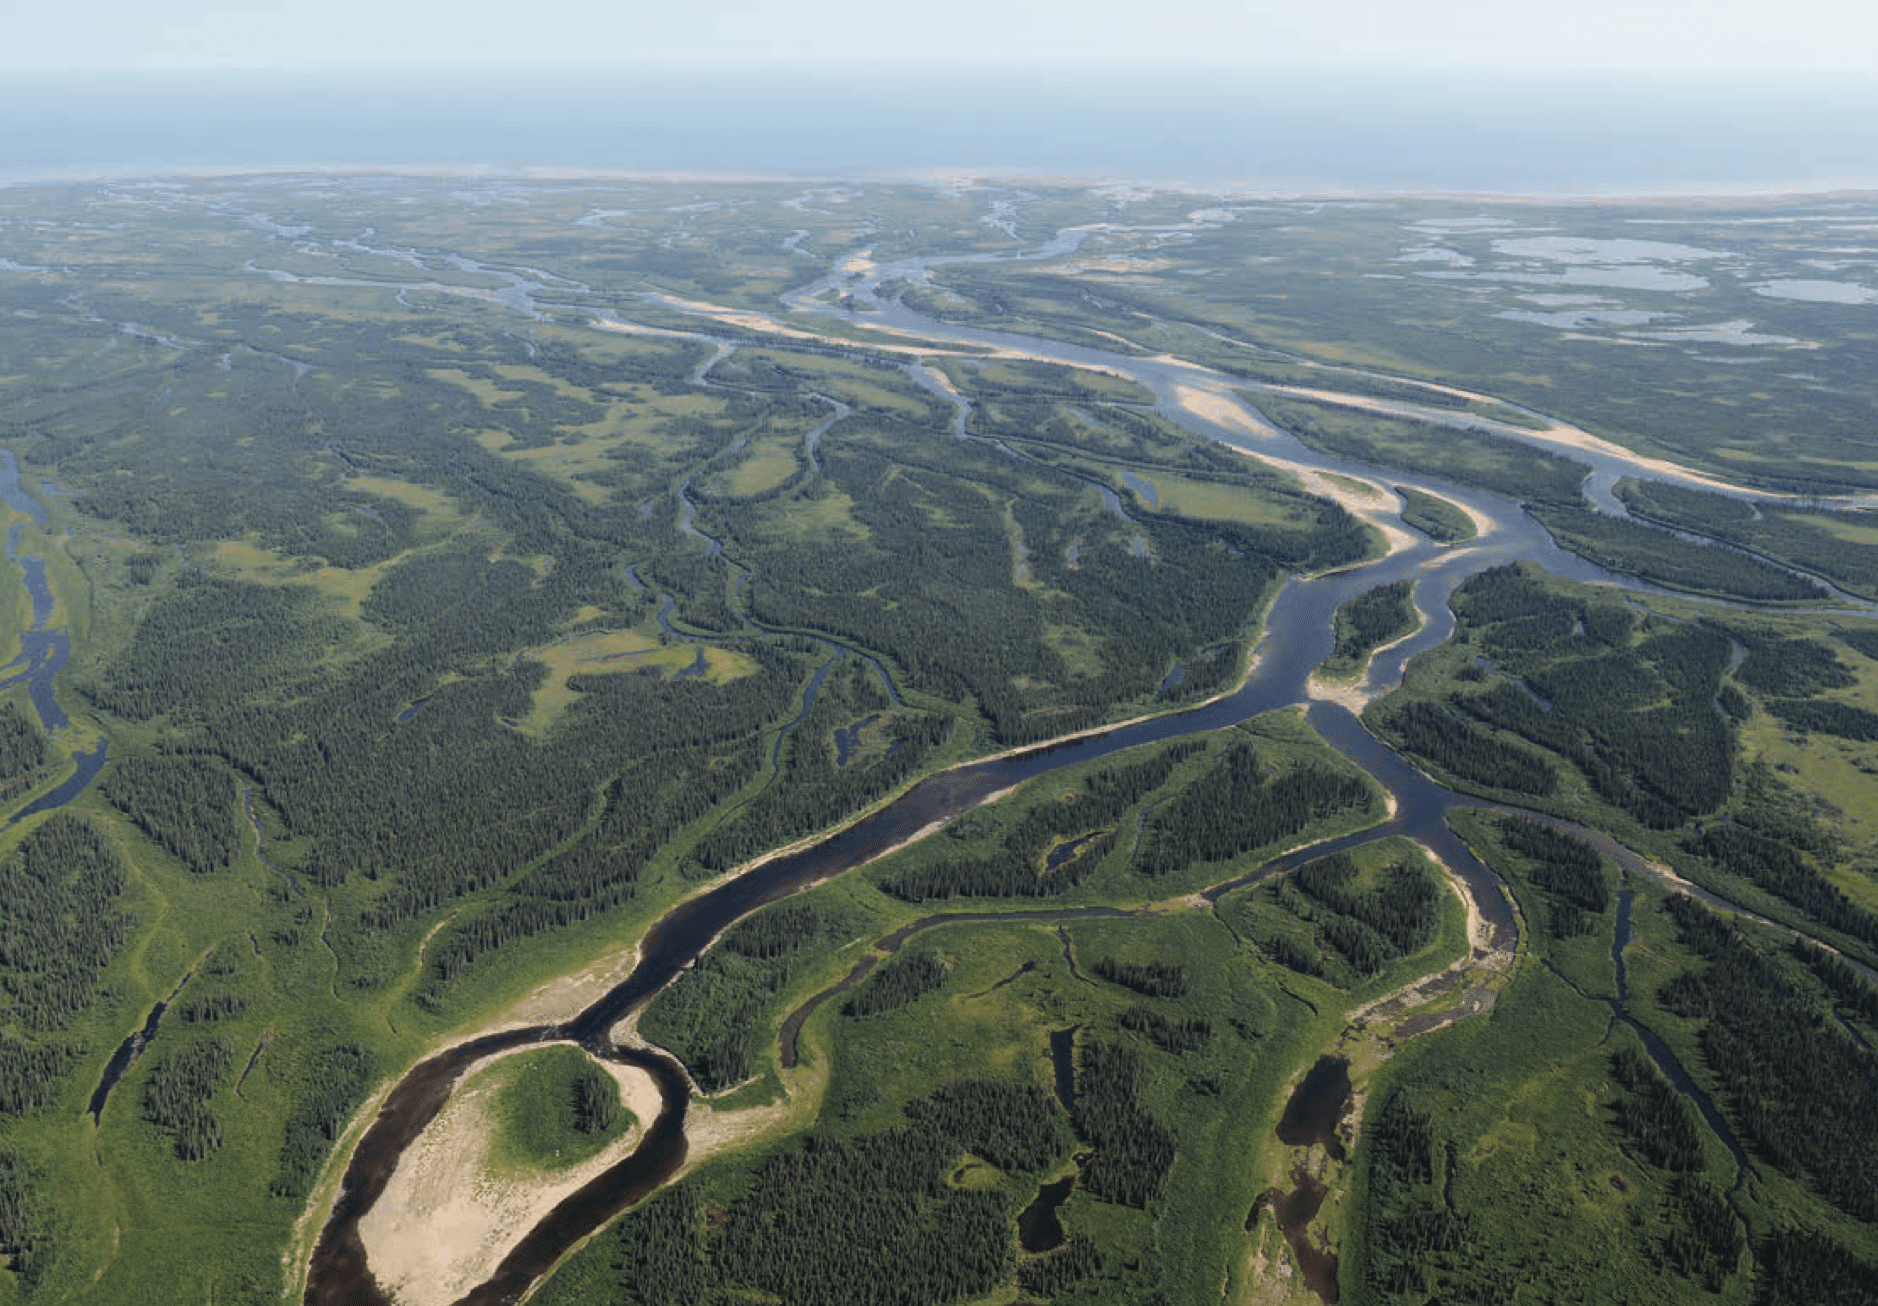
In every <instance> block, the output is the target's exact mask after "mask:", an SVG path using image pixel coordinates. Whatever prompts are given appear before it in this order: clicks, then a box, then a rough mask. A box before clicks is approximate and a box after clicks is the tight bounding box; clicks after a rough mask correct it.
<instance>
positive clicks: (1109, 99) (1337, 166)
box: [0, 66, 1878, 195]
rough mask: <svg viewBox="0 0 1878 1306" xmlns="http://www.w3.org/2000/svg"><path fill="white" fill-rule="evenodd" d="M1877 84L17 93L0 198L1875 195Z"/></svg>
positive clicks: (1580, 78)
mask: <svg viewBox="0 0 1878 1306" xmlns="http://www.w3.org/2000/svg"><path fill="white" fill-rule="evenodd" d="M1875 122H1878V77H1869V78H1863V79H1860V78H1855V77H1852V76H1850V75H1829V76H1825V77H1821V78H1811V79H1805V78H1800V79H1789V80H1787V81H1784V82H1783V81H1777V80H1774V79H1772V78H1766V77H1750V76H1743V75H1729V76H1721V75H1715V74H1708V75H1690V74H1680V75H1652V74H1639V73H1622V74H1591V73H1576V74H1529V73H1513V72H1440V73H1436V72H1422V73H1353V72H1347V71H1339V72H1326V73H1310V74H1305V73H1297V72H1289V73H1271V72H1254V71H1243V72H1230V73H1229V72H1221V71H1205V72H1193V71H1183V72H1173V71H1154V72H1143V71H1140V70H1133V71H1128V70H1103V71H1088V70H1083V71H1077V72H1067V71H1064V70H1060V69H1057V70H1042V69H1033V70H1021V69H1013V70H999V71H987V70H974V71H969V72H958V73H949V72H944V71H939V70H933V69H893V68H887V67H878V66H877V67H869V68H857V69H846V70H839V71H835V70H820V71H813V72H807V71H804V72H783V71H776V70H763V71H744V72H726V71H723V70H698V71H689V72H687V71H674V70H669V69H666V70H660V71H656V72H654V71H646V70H631V69H623V70H618V71H611V72H594V71H583V72H573V73H566V72H563V73H553V74H546V73H539V72H536V73H523V72H512V71H502V70H489V71H483V72H477V73H467V72H452V73H437V72H410V73H372V74H369V75H367V74H356V73H355V74H321V75H314V74H283V73H277V72H268V73H215V74H135V75H111V76H105V75H100V74H96V73H84V74H70V75H61V76H51V75H41V74H33V75H19V74H12V75H8V76H6V77H5V78H4V79H3V80H0V179H5V180H19V179H27V178H39V177H47V176H71V175H83V174H94V173H97V172H113V173H120V172H133V173H134V172H156V171H166V170H185V169H188V170H193V169H229V168H239V167H280V166H294V167H297V166H321V167H344V166H351V165H362V166H372V167H383V166H397V165H442V166H446V167H451V168H468V167H475V166H484V167H487V168H490V169H494V170H503V169H508V168H520V167H525V168H536V169H546V170H554V169H579V170H619V171H630V172H683V173H699V174H726V175H738V176H747V175H751V174H784V175H793V176H810V175H812V176H822V177H828V176H834V177H850V176H851V177H877V176H883V175H892V174H909V173H910V174H921V175H930V174H933V173H941V174H945V173H955V172H971V173H993V174H1009V175H1018V176H1065V177H1074V178H1079V179H1083V178H1101V179H1118V180H1119V179H1126V180H1139V181H1146V182H1155V183H1176V182H1178V183H1188V184H1197V185H1202V186H1214V187H1221V188H1227V187H1230V188H1234V189H1246V190H1252V191H1264V192H1285V193H1291V192H1305V193H1369V192H1379V191H1380V192H1442V191H1463V192H1495V193H1514V194H1554V195H1558V194H1565V195H1595V194H1612V193H1633V194H1664V193H1689V192H1704V191H1714V192H1744V191H1781V190H1820V189H1833V188H1853V187H1856V188H1873V187H1878V131H1874V130H1873V127H1872V124H1873V123H1875Z"/></svg>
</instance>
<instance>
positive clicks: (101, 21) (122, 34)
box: [0, 0, 1878, 79]
mask: <svg viewBox="0 0 1878 1306" xmlns="http://www.w3.org/2000/svg"><path fill="white" fill-rule="evenodd" d="M681 8H682V9H683V10H684V11H685V12H681ZM0 30H4V31H5V40H4V43H0V70H8V71H15V72H20V71H41V72H51V71H63V70H76V69H94V70H100V71H112V70H121V69H131V68H143V69H169V68H277V69H328V68H383V67H387V66H410V65H430V66H437V67H465V66H470V67H476V66H480V67H505V66H506V67H513V66H518V65H527V66H534V67H553V66H578V67H587V68H593V67H616V68H624V67H644V66H647V65H654V66H657V65H665V66H671V65H700V66H722V65H732V66H748V65H770V66H790V65H802V66H823V67H826V66H830V65H848V66H859V67H866V68H872V69H878V68H880V67H881V66H883V65H885V66H889V67H891V66H894V65H925V66H931V65H935V64H941V65H981V66H998V65H1007V66H1011V65H1025V66H1035V65H1039V64H1058V63H1061V64H1070V65H1109V66H1148V65H1157V66H1213V67H1250V68H1271V67H1279V68H1283V67H1290V68H1305V67H1312V68H1316V67H1324V68H1397V69H1424V68H1432V69H1439V68H1537V69H1544V68H1627V69H1637V68H1652V69H1655V68H1661V69H1692V70H1701V69H1759V70H1763V71H1774V72H1778V71H1782V70H1803V69H1821V68H1830V69H1841V70H1849V71H1856V72H1861V73H1864V74H1866V75H1869V76H1872V77H1873V78H1874V79H1878V67H1875V66H1874V65H1878V55H1874V53H1873V52H1874V51H1878V6H1873V5H1871V4H1869V3H1867V2H1865V0H1780V2H1779V3H1777V4H1776V3H1774V0H1567V2H1565V3H1557V2H1555V3H1548V4H1540V3H1537V2H1536V0H1417V3H1415V4H1406V3H1403V0H1331V2H1330V3H1324V4H1308V3H1301V2H1300V0H946V3H944V4H940V5H918V6H916V5H906V4H898V5H896V4H892V3H882V0H703V2H702V3H699V4H696V5H688V6H682V7H681V6H680V5H678V4H676V3H674V2H673V0H525V2H522V3H518V2H517V0H320V2H319V3H317V4H311V5H294V6H287V5H272V4H266V3H261V4H257V3H255V0H168V2H167V3H165V0H64V3H61V4H49V3H44V2H43V0H0Z"/></svg>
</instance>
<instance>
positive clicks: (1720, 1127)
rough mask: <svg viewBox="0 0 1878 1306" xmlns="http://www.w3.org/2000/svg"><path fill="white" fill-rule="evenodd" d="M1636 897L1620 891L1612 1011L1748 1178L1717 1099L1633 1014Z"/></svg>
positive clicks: (1744, 1155)
mask: <svg viewBox="0 0 1878 1306" xmlns="http://www.w3.org/2000/svg"><path fill="white" fill-rule="evenodd" d="M1635 898H1636V894H1634V893H1633V892H1631V891H1630V890H1629V889H1621V890H1619V891H1618V894H1617V929H1616V932H1615V933H1614V934H1613V936H1612V939H1611V960H1612V961H1613V962H1615V963H1616V967H1617V997H1616V999H1615V1000H1613V1001H1612V1002H1611V1011H1612V1013H1613V1014H1614V1015H1615V1016H1616V1017H1617V1018H1618V1019H1619V1020H1621V1021H1623V1022H1624V1024H1626V1025H1628V1026H1629V1027H1630V1028H1631V1030H1632V1031H1633V1032H1634V1033H1635V1034H1636V1035H1637V1037H1638V1038H1640V1039H1642V1040H1643V1046H1644V1049H1645V1050H1646V1051H1647V1052H1648V1053H1649V1054H1650V1060H1652V1061H1654V1062H1655V1063H1656V1068H1657V1069H1658V1070H1660V1071H1662V1072H1663V1077H1664V1078H1665V1079H1667V1080H1669V1082H1670V1083H1671V1084H1673V1085H1675V1087H1676V1091H1677V1092H1679V1093H1681V1094H1683V1095H1684V1096H1685V1097H1687V1098H1688V1099H1689V1100H1690V1101H1691V1102H1693V1103H1695V1106H1696V1109H1697V1110H1698V1111H1700V1112H1701V1113H1702V1118H1703V1119H1704V1120H1706V1121H1707V1122H1708V1127H1709V1128H1710V1129H1712V1130H1714V1132H1715V1136H1716V1137H1717V1138H1719V1139H1721V1140H1722V1142H1724V1143H1726V1144H1727V1145H1728V1150H1729V1152H1730V1153H1732V1154H1733V1156H1734V1159H1735V1167H1736V1171H1735V1172H1736V1175H1737V1176H1738V1178H1745V1177H1746V1173H1747V1164H1748V1157H1747V1153H1746V1152H1745V1151H1744V1150H1743V1149H1742V1147H1741V1144H1740V1142H1739V1140H1737V1139H1736V1138H1735V1135H1734V1131H1733V1130H1732V1129H1730V1128H1729V1127H1728V1122H1727V1121H1726V1120H1724V1119H1722V1114H1721V1111H1720V1110H1719V1109H1717V1108H1716V1106H1715V1103H1714V1101H1713V1100H1712V1099H1711V1098H1710V1097H1709V1095H1708V1094H1707V1093H1705V1092H1703V1091H1702V1088H1701V1086H1700V1085H1699V1084H1697V1083H1696V1082H1695V1080H1694V1079H1693V1078H1691V1077H1690V1075H1689V1072H1688V1071H1687V1070H1685V1069H1683V1065H1682V1062H1681V1061H1679V1060H1678V1059H1677V1057H1676V1054H1675V1053H1674V1052H1671V1051H1670V1050H1669V1045H1668V1044H1667V1043H1665V1042H1663V1040H1662V1039H1660V1038H1658V1037H1657V1036H1656V1034H1655V1032H1654V1031H1652V1030H1651V1029H1650V1028H1649V1027H1648V1026H1646V1025H1644V1024H1643V1023H1642V1022H1640V1021H1638V1020H1637V1019H1636V1018H1635V1017H1634V1016H1632V1015H1631V1014H1630V975H1629V970H1628V968H1627V967H1626V966H1625V965H1624V949H1626V948H1628V947H1629V946H1630V911H1631V905H1632V903H1633V901H1634V900H1635Z"/></svg>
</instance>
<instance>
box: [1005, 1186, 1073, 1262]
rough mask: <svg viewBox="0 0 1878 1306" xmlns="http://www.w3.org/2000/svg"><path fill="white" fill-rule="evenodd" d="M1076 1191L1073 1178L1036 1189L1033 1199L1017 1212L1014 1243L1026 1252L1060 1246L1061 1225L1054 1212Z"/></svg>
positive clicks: (1048, 1249)
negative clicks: (1015, 1241) (1016, 1242)
mask: <svg viewBox="0 0 1878 1306" xmlns="http://www.w3.org/2000/svg"><path fill="white" fill-rule="evenodd" d="M1075 1188H1076V1176H1075V1175H1065V1176H1064V1177H1063V1178H1061V1179H1058V1180H1057V1181H1056V1182H1055V1183H1048V1184H1045V1185H1043V1187H1041V1188H1039V1189H1038V1190H1037V1196H1036V1198H1035V1199H1034V1200H1033V1201H1032V1202H1031V1203H1030V1205H1029V1206H1026V1207H1025V1208H1024V1209H1023V1210H1022V1211H1019V1212H1018V1213H1017V1241H1018V1243H1019V1244H1020V1245H1021V1246H1022V1247H1023V1249H1024V1250H1025V1251H1027V1252H1033V1253H1034V1252H1047V1251H1051V1250H1053V1249H1054V1248H1057V1247H1061V1246H1062V1245H1063V1222H1062V1221H1061V1220H1059V1219H1057V1218H1056V1213H1057V1211H1058V1210H1059V1209H1061V1207H1062V1205H1063V1203H1064V1202H1067V1201H1068V1200H1069V1195H1070V1193H1071V1192H1073V1191H1074V1190H1075Z"/></svg>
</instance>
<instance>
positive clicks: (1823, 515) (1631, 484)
mask: <svg viewBox="0 0 1878 1306" xmlns="http://www.w3.org/2000/svg"><path fill="white" fill-rule="evenodd" d="M1617 493H1618V494H1619V495H1620V496H1621V497H1622V498H1623V501H1624V506H1625V507H1627V508H1629V509H1630V511H1631V512H1633V513H1635V514H1636V515H1637V516H1639V517H1643V518H1646V519H1648V520H1650V521H1655V522H1660V523H1662V524H1663V525H1665V526H1673V527H1674V528H1676V529H1677V530H1682V531H1693V532H1695V533H1696V534H1699V535H1707V536H1710V537H1712V538H1714V539H1718V540H1723V541H1725V542H1727V543H1729V544H1732V545H1735V546H1736V547H1737V548H1742V549H1749V550H1752V551H1753V552H1755V553H1759V554H1762V555H1764V556H1766V557H1769V558H1773V559H1776V560H1777V561H1779V562H1783V563H1785V564H1786V565H1788V566H1790V567H1797V568H1798V569H1800V570H1801V571H1806V572H1811V573H1812V574H1814V575H1816V576H1822V577H1824V578H1825V579H1827V580H1829V581H1831V582H1832V583H1833V584H1835V585H1837V586H1839V587H1840V588H1841V589H1844V590H1848V591H1850V592H1851V593H1853V594H1857V595H1860V596H1862V597H1864V598H1868V599H1869V598H1878V525H1874V523H1873V522H1872V520H1871V518H1870V516H1869V514H1866V513H1860V512H1847V511H1835V510H1831V509H1828V508H1827V507H1825V506H1824V505H1821V506H1818V507H1808V508H1796V507H1790V506H1785V505H1779V504H1755V505H1749V504H1746V503H1743V502H1742V501H1740V500H1739V499H1730V498H1727V497H1725V496H1723V495H1719V494H1710V493H1708V492H1707V491H1704V490H1691V489H1687V488H1685V487H1683V486H1679V485H1668V484H1665V483H1664V482H1662V481H1637V480H1624V481H1620V482H1618V485H1617Z"/></svg>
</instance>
